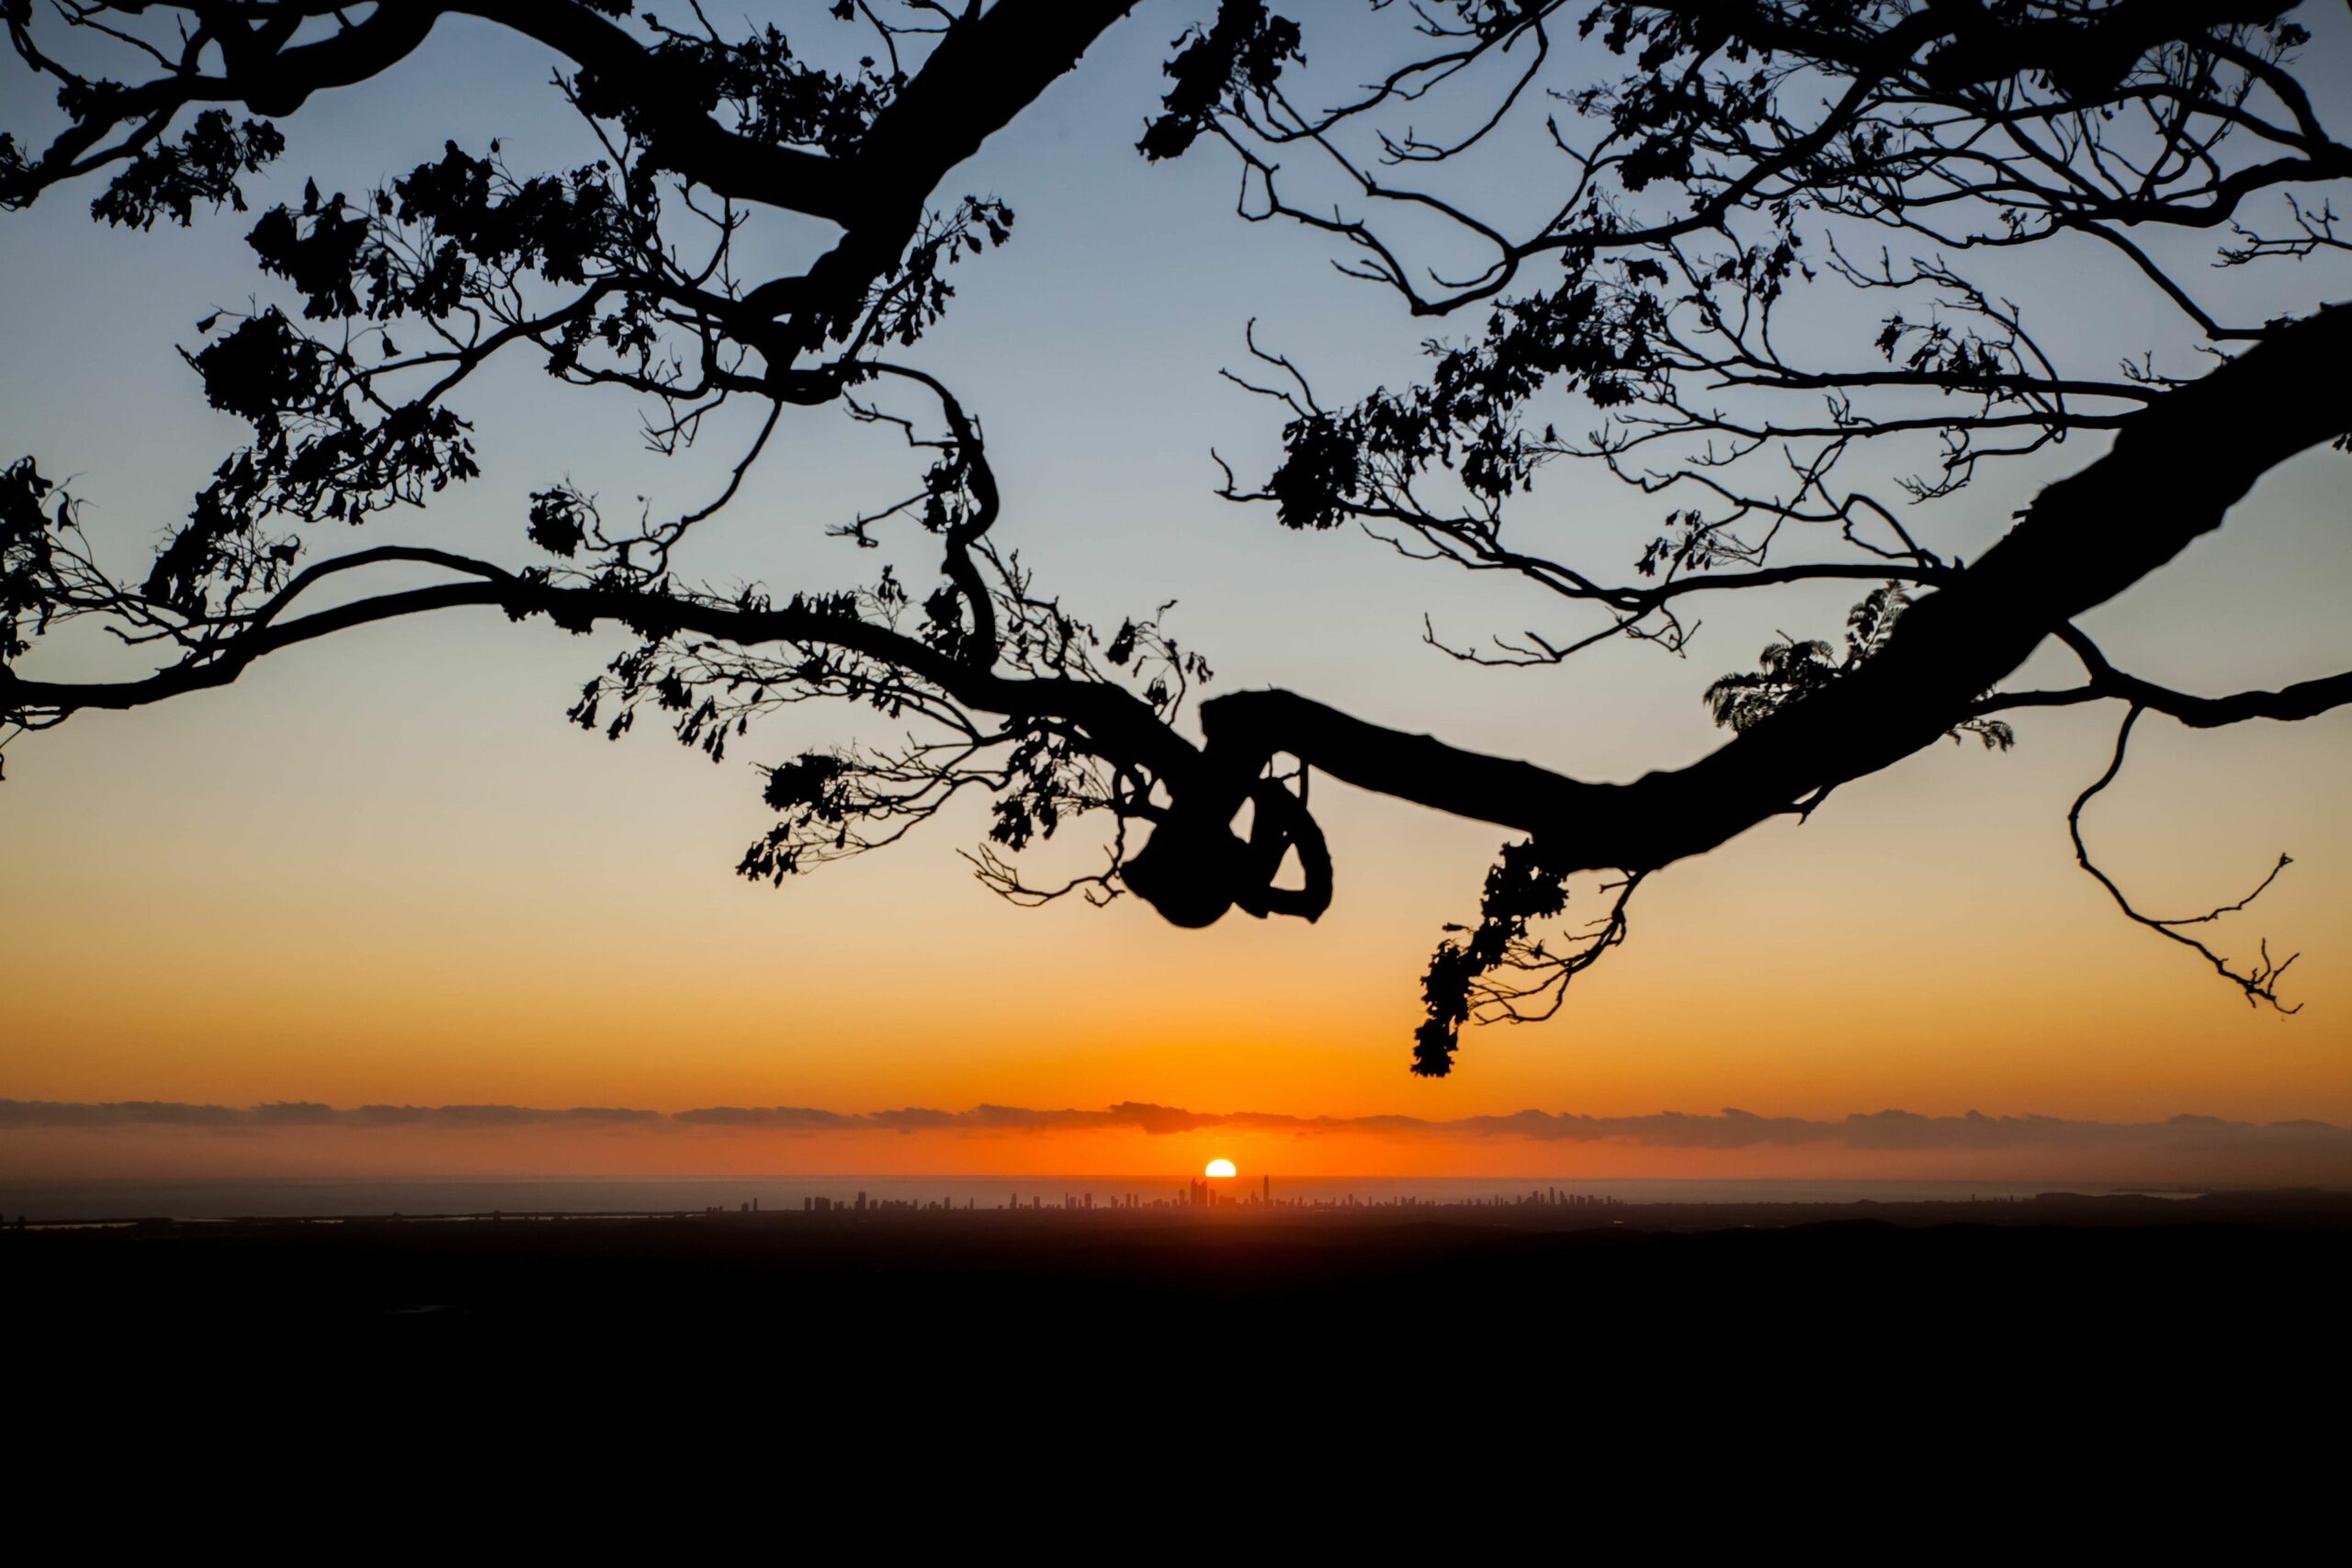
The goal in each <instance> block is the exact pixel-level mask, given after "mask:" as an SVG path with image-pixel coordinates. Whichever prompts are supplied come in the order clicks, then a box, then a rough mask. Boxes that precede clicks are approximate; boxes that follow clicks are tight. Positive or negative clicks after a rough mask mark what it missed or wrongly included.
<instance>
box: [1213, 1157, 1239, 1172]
mask: <svg viewBox="0 0 2352 1568" xmlns="http://www.w3.org/2000/svg"><path fill="white" fill-rule="evenodd" d="M1209 1174H1210V1175H1211V1176H1231V1175H1233V1174H1234V1169H1233V1162H1232V1161H1231V1160H1229V1159H1213V1160H1211V1161H1209Z"/></svg>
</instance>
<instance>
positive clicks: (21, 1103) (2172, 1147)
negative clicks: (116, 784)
mask: <svg viewBox="0 0 2352 1568" xmlns="http://www.w3.org/2000/svg"><path fill="white" fill-rule="evenodd" d="M533 1127H536V1128H574V1129H602V1130H607V1131H626V1130H632V1129H648V1130H662V1129H709V1130H719V1131H725V1130H737V1131H756V1132H780V1133H794V1134H824V1133H844V1132H890V1133H902V1134H916V1133H941V1132H945V1133H988V1134H1036V1133H1059V1132H1120V1131H1132V1132H1140V1133H1144V1134H1150V1135H1153V1136H1167V1135H1171V1134H1181V1133H1191V1132H1199V1131H1204V1130H1208V1129H1217V1128H1229V1129H1232V1130H1235V1131H1241V1132H1261V1133H1284V1134H1296V1135H1301V1136H1315V1135H1320V1134H1370V1135H1374V1136H1384V1137H1405V1138H1417V1137H1418V1138H1437V1139H1452V1140H1485V1139H1495V1138H1519V1139H1525V1140H1528V1141H1531V1142H1534V1143H1568V1144H1589V1143H1603V1142H1623V1143H1633V1144H1642V1145H1652V1146H1657V1147H1665V1148H1687V1149H1753V1148H1768V1147H1801V1146H1815V1147H1839V1148H1847V1149H1856V1150H1870V1151H1894V1150H1914V1149H2029V1148H2030V1149H2052V1148H2064V1149H2097V1150H2115V1151H2149V1150H2156V1151H2164V1152H2167V1153H2177V1154H2186V1153H2199V1154H2219V1153H2241V1152H2257V1151H2258V1152H2266V1153H2294V1154H2298V1155H2301V1156H2323V1157H2329V1156H2332V1157H2338V1158H2345V1159H2352V1129H2346V1128H2342V1127H2336V1126H2333V1125H2331V1124H2329V1123H2327V1122H2308V1121H2301V1122H2226V1121H2223V1120H2222V1119H2220V1118H2218V1117H2212V1116H2176V1117H2174V1118H2172V1119H2171V1120H2170V1121H2165V1122H2076V1121H2068V1120H2064V1119H2062V1118H2058V1117H2052V1116H1985V1115H1982V1114H1980V1113H1978V1112H1976V1111H1970V1112H1968V1113H1967V1114H1966V1115H1964V1116H1921V1115H1917V1114H1915V1113H1914V1112H1911V1111H1871V1112H1868V1113H1857V1114H1855V1115H1851V1116H1848V1117H1845V1118H1843V1119H1841V1120H1837V1121H1809V1120H1806V1119H1804V1118H1800V1117H1787V1116H1758V1115H1755V1114H1753V1113H1751V1112H1748V1111H1737V1110H1726V1111H1719V1112H1716V1113H1715V1114H1713V1115H1686V1114H1684V1113H1682V1112H1679V1111H1663V1112H1660V1113H1658V1114H1656V1115H1647V1116H1579V1115H1573V1114H1567V1113H1555V1112H1552V1111H1518V1112H1516V1113H1514V1114H1511V1115H1509V1116H1465V1117H1461V1118H1458V1119H1455V1120H1452V1121H1432V1120H1426V1119H1423V1118H1420V1117H1414V1116H1351V1117H1334V1116H1291V1115H1283V1114H1278V1113H1275V1112H1270V1111H1186V1110H1183V1109H1182V1108H1180V1107H1176V1106H1167V1105H1154V1104H1150V1103H1148V1102H1139V1101H1125V1102H1122V1103H1120V1104H1117V1105H1114V1106H1111V1107H1109V1108H1107V1109H1105V1110H1102V1111H1077V1110H1065V1111H1037V1110H1029V1109H1025V1108H1023V1107H1020V1106H1011V1105H978V1106H975V1107H973V1108H972V1109H971V1110H969V1111H933V1110H928V1109H925V1108H922V1107H919V1106H905V1107H900V1108H899V1109H897V1110H888V1111H863V1112H851V1111H823V1110H817V1109H814V1108H811V1107H808V1106H791V1105H777V1106H764V1107H763V1106H751V1107H746V1106H729V1105H721V1106H708V1107H704V1108H702V1109H698V1110H694V1111H676V1112H673V1113H665V1112H662V1111H638V1110H628V1109H625V1108H620V1107H613V1106H575V1107H573V1108H571V1109H570V1110H537V1109H533V1108H531V1107H528V1106H519V1105H441V1106H421V1105H362V1106H356V1107H354V1108H351V1109H348V1110H339V1109H337V1108H335V1107H334V1106H331V1105H321V1104H316V1103H313V1102H311V1101H307V1100H278V1101H273V1102H271V1103H269V1104H266V1105H255V1106H247V1107H243V1108H238V1107H232V1106H224V1105H189V1104H181V1103H176V1102H173V1101H168V1100H118V1101H113V1102H110V1103H107V1104H77V1103H73V1102H67V1101H61V1100H0V1133H11V1132H61V1131H65V1132H71V1131H86V1132H116V1131H124V1130H135V1129H141V1128H150V1129H153V1128H177V1129H185V1130H190V1131H199V1132H218V1133H247V1134H250V1133H265V1132H270V1131H276V1130H288V1129H305V1128H331V1129H349V1130H357V1131H366V1130H371V1129H382V1128H420V1129H426V1130H439V1131H481V1130H497V1129H510V1128H533Z"/></svg>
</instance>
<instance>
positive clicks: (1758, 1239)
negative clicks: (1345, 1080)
mask: <svg viewBox="0 0 2352 1568" xmlns="http://www.w3.org/2000/svg"><path fill="white" fill-rule="evenodd" d="M2347 1263H2352V1194H2343V1193H2334V1194H2331V1193H2317V1192H2268V1193H2237V1194H2209V1195H2207V1196H2203V1197H2199V1198H2188V1199H2165V1198H2153V1197H2139V1196H2123V1197H2082V1196H2075V1195H2069V1194H2050V1195H2045V1196H2044V1197H2042V1198H2040V1199H2037V1200H2033V1201H2022V1202H2007V1201H2004V1202H1981V1203H1872V1202H1858V1203H1850V1204H1656V1205H1629V1206H1612V1207H1607V1208H1600V1207H1595V1208H1590V1209H1575V1210H1566V1209H1559V1208H1551V1207H1521V1208H1512V1207H1477V1208H1468V1207H1465V1208H1450V1207H1442V1206H1419V1207H1414V1208H1407V1209H1356V1210H1333V1211H1322V1212H1308V1213H1299V1212H1295V1211H1283V1210H1273V1211H1258V1212H1255V1213H1253V1212H1252V1211H1250V1210H1249V1209H1246V1208H1232V1209H1218V1210H1209V1211H1203V1212H1197V1213H1187V1212H1184V1211H1174V1212H1162V1213H1153V1212H1149V1211H1144V1212H1136V1211H1125V1210H1094V1211H1084V1210H1079V1211H1067V1210H1051V1209H1049V1210H1045V1211H1042V1212H1034V1211H1028V1210H1021V1211H1012V1212H1006V1211H1003V1210H995V1211H990V1210H978V1211H964V1210H957V1211H950V1212H946V1213H940V1212H937V1211H931V1212H925V1211H920V1210H916V1211H902V1212H894V1211H888V1210H883V1211H873V1212H866V1213H855V1212H845V1211H840V1210H836V1211H835V1212H832V1213H803V1212H799V1211H791V1212H786V1213H774V1212H770V1213H738V1212H735V1211H732V1210H729V1211H725V1212H714V1213H701V1214H694V1215H683V1216H680V1215H671V1216H655V1217H629V1216H596V1217H578V1216H571V1217H562V1218H552V1217H523V1216H516V1215H511V1214H510V1215H502V1216H500V1217H498V1218H495V1219H492V1218H489V1217H481V1218H458V1217H443V1218H413V1217H412V1218H393V1217H381V1218H371V1219H342V1220H334V1221H301V1220H282V1219H272V1220H247V1221H211V1222H192V1223H191V1222H182V1223H174V1222H170V1221H145V1222H137V1223H130V1224H120V1225H111V1226H104V1227H96V1226H90V1227H63V1226H58V1227H44V1226H39V1225H36V1226H33V1227H30V1228H18V1229H9V1230H6V1231H0V1274H5V1278H6V1288H5V1295H0V1328H5V1330H6V1333H7V1334H8V1336H9V1337H10V1338H11V1340H13V1341H14V1342H15V1343H17V1344H19V1345H21V1344H25V1343H28V1342H40V1341H43V1340H50V1339H54V1338H57V1337H91V1336H96V1337H109V1338H114V1339H117V1340H119V1342H121V1343H126V1344H133V1343H141V1342H147V1341H152V1340H153V1339H155V1338H157V1337H174V1336H176V1335H180V1334H185V1333H188V1332H191V1331H194V1332H198V1333H201V1334H205V1335H212V1336H220V1335H225V1336H230V1337H246V1336H253V1335H256V1334H258V1335H262V1336H272V1335H287V1334H291V1335H295V1336H311V1335H325V1336H328V1337H334V1338H347V1339H351V1340H354V1341H367V1342H394V1343H412V1342H413V1343H422V1344H444V1343H447V1344H458V1343H466V1342H471V1343H476V1344H481V1345H484V1346H491V1345H497V1344H503V1343H522V1342H526V1341H529V1342H546V1341H548V1340H549V1339H550V1338H560V1337H563V1336H565V1335H567V1334H574V1333H578V1334H585V1335H591V1336H594V1335H597V1334H604V1333H609V1332H612V1331H614V1330H616V1329H618V1330H622V1331H625V1332H627V1333H629V1334H642V1333H646V1332H650V1331H654V1330H662V1331H671V1330H680V1329H684V1330H691V1331H694V1332H696V1333H700V1332H705V1331H710V1332H725V1333H728V1334H730V1335H731V1334H740V1333H742V1332H745V1331H749V1332H752V1333H753V1334H756V1335H757V1336H758V1337H760V1341H761V1342H762V1343H764V1344H771V1345H775V1346H779V1347H786V1348H799V1349H800V1350H801V1351H803V1352H809V1351H815V1350H819V1349H821V1348H825V1347H836V1348H842V1349H843V1350H845V1351H850V1352H854V1351H855V1348H857V1347H859V1346H864V1345H872V1344H893V1343H903V1342H910V1341H911V1342H915V1343H922V1344H933V1345H945V1344H953V1345H956V1346H964V1347H970V1346H983V1347H995V1348H998V1349H1000V1350H1002V1351H1004V1352H1006V1353H1008V1354H1010V1353H1012V1352H1014V1351H1015V1350H1016V1349H1018V1350H1019V1351H1020V1352H1021V1353H1023V1354H1027V1353H1032V1352H1035V1351H1036V1350H1038V1349H1040V1348H1056V1347H1059V1348H1074V1347H1080V1346H1084V1347H1088V1348H1105V1347H1108V1348H1117V1347H1121V1346H1134V1345H1136V1344H1139V1343H1150V1342H1153V1341H1154V1339H1155V1338H1160V1339H1164V1337H1166V1336H1169V1335H1178V1336H1183V1335H1195V1334H1206V1335H1210V1336H1214V1337H1218V1338H1220V1339H1233V1340H1236V1341H1241V1342H1247V1343H1252V1344H1259V1345H1267V1344H1274V1343H1284V1344H1290V1345H1294V1346H1297V1345H1302V1344H1305V1345H1311V1346H1315V1347H1319V1348H1322V1349H1325V1350H1329V1351H1339V1350H1342V1349H1344V1348H1347V1347H1349V1346H1351V1345H1359V1344H1361V1345H1379V1344H1384V1343H1385V1344H1388V1345H1390V1346H1393V1347H1397V1348H1402V1347H1404V1346H1405V1345H1406V1344H1408V1342H1410V1341H1412V1340H1415V1339H1417V1338H1419V1339H1425V1340H1427V1341H1428V1342H1429V1343H1430V1346H1431V1347H1432V1348H1437V1347H1441V1346H1450V1347H1451V1348H1452V1350H1453V1353H1456V1354H1460V1353H1464V1352H1466V1353H1471V1354H1481V1353H1485V1352H1487V1351H1489V1350H1492V1349H1493V1348H1496V1347H1497V1346H1498V1345H1500V1344H1510V1343H1516V1344H1520V1345H1522V1346H1525V1345H1532V1344H1541V1345H1544V1346H1550V1347H1554V1348H1558V1347H1561V1346H1564V1345H1567V1344H1571V1343H1573V1344H1578V1345H1582V1346H1586V1347H1589V1348H1611V1347H1626V1346H1641V1347H1645V1348H1649V1349H1652V1350H1655V1349H1656V1348H1659V1347H1663V1346H1668V1345H1671V1344H1675V1343H1678V1342H1679V1343H1705V1344H1709V1345H1720V1344H1722V1343H1724V1342H1725V1341H1727V1340H1736V1341H1738V1342H1741V1343H1743V1344H1747V1345H1748V1346H1750V1347H1756V1348H1761V1347H1766V1346H1775V1345H1777V1346H1786V1347H1820V1346H1825V1345H1836V1346H1838V1347H1841V1348H1844V1349H1846V1350H1862V1349H1868V1348H1871V1347H1872V1346H1878V1345H1885V1346H1890V1347H1891V1346H1894V1345H1896V1344H1901V1345H1905V1346H1909V1347H1913V1348H1917V1347H1920V1346H1928V1347H1935V1348H1940V1350H1941V1351H1943V1352H1949V1353H1975V1352H1987V1353H1990V1352H1993V1351H1997V1350H1998V1349H2000V1348H2003V1347H2007V1348H2011V1349H2014V1350H2018V1351H2025V1350H2029V1349H2034V1348H2047V1347H2049V1346H2050V1345H2052V1344H2053V1343H2065V1344H2069V1345H2072V1346H2074V1347H2075V1349H2076V1353H2080V1352H2081V1351H2082V1349H2083V1348H2084V1347H2085V1346H2086V1343H2087V1344H2088V1345H2089V1346H2091V1347H2092V1348H2104V1350H2105V1351H2112V1352H2114V1353H2116V1354H2119V1355H2125V1356H2131V1355H2151V1356H2156V1357H2160V1358H2169V1359H2175V1360H2177V1359H2179V1358H2180V1357H2181V1356H2183V1355H2185V1354H2187V1353H2188V1352H2191V1351H2198V1352H2200V1353H2202V1352H2213V1351H2217V1350H2219V1349H2222V1348H2225V1347H2226V1348H2227V1349H2228V1351H2229V1353H2230V1354H2231V1355H2232V1356H2234V1357H2235V1358H2237V1359H2239V1361H2240V1362H2241V1363H2244V1364H2245V1365H2249V1366H2250V1365H2251V1364H2253V1363H2254V1362H2257V1361H2260V1360H2263V1359H2265V1358H2267V1357H2273V1356H2280V1355H2285V1356H2290V1357H2291V1356H2292V1355H2293V1354H2295V1353H2296V1352H2297V1348H2298V1347H2299V1346H2300V1347H2301V1348H2304V1349H2309V1348H2312V1347H2313V1346H2315V1345H2317V1344H2318V1343H2320V1342H2321V1341H2323V1340H2324V1341H2325V1342H2327V1343H2329V1344H2331V1345H2333V1343H2334V1342H2335V1339H2336V1338H2337V1337H2339V1334H2340V1317H2341V1303H2342V1281H2343V1280H2346V1279H2352V1268H2347V1267H2346V1265H2347ZM2086 1335H2088V1336H2091V1338H2090V1339H2089V1340H2088V1341H2086V1338H2085V1336H2086ZM2330 1355H2331V1357H2335V1352H2333V1351H2331V1352H2330ZM2335 1359H2337V1360H2339V1361H2340V1357H2335Z"/></svg>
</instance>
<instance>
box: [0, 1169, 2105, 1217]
mask: <svg viewBox="0 0 2352 1568" xmlns="http://www.w3.org/2000/svg"><path fill="white" fill-rule="evenodd" d="M1187 1182H1188V1179H1187V1178H1185V1177H1183V1176H1170V1175H1167V1174H1165V1173H1160V1174H1156V1175H1150V1176H1102V1175H1094V1176H1085V1175H1079V1176H1029V1177H1003V1176H775V1177H745V1176H715V1177H661V1178H644V1177H616V1178H610V1179H602V1180H597V1179H579V1178H561V1179H545V1180H532V1179H515V1178H506V1177H501V1178H488V1179H433V1180H399V1181H181V1182H157V1181H40V1182H32V1181H17V1182H0V1215H5V1216H6V1218H8V1219H10V1220H13V1219H15V1218H16V1217H17V1216H18V1215H20V1214H21V1215H24V1216H26V1217H27V1218H28V1219H31V1220H62V1221H94V1220H111V1219H181V1220H220V1219H233V1218H239V1217H246V1216H251V1217H271V1218H285V1217H292V1216H298V1215H309V1216H319V1217H327V1216H354V1215H365V1214H403V1215H408V1216H411V1217H420V1216H424V1215H432V1214H488V1213H493V1212H498V1213H509V1214H515V1213H578V1214H584V1213H606V1214H610V1213H677V1212H681V1211H695V1210H701V1209H707V1208H722V1209H729V1210H732V1209H738V1208H741V1206H742V1205H744V1204H747V1203H751V1202H753V1201H757V1203H758V1204H759V1206H760V1208H761V1209H763V1210H797V1209H799V1208H800V1207H801V1206H802V1204H803V1201H805V1200H807V1199H809V1198H816V1197H821V1198H830V1199H831V1200H832V1201H834V1202H836V1203H852V1204H854V1202H855V1201H856V1200H857V1197H858V1195H859V1194H860V1193H861V1192H862V1193H864V1194H865V1197H866V1200H867V1201H868V1202H870V1203H878V1202H883V1201H897V1202H911V1203H914V1204H917V1205H922V1206H927V1205H929V1204H932V1203H936V1202H943V1201H944V1202H946V1203H949V1204H951V1205H952V1206H954V1207H955V1208H957V1209H962V1208H965V1207H967V1206H969V1207H972V1208H978V1209H1001V1208H1006V1207H1009V1206H1010V1205H1012V1203H1015V1202H1018V1203H1019V1204H1020V1205H1021V1206H1022V1207H1023V1208H1027V1207H1029V1206H1030V1205H1031V1204H1033V1203H1034V1202H1035V1201H1038V1200H1041V1199H1042V1200H1043V1201H1044V1204H1045V1206H1046V1208H1049V1209H1051V1208H1058V1207H1060V1206H1062V1204H1063V1203H1064V1201H1066V1200H1072V1201H1078V1202H1080V1203H1082V1202H1083V1201H1085V1199H1086V1197H1087V1195H1088V1194H1091V1195H1092V1196H1093V1200H1094V1201H1095V1203H1096V1204H1097V1205H1110V1204H1114V1203H1118V1202H1122V1201H1125V1199H1126V1197H1127V1196H1128V1195H1129V1194H1133V1195H1134V1197H1135V1199H1136V1201H1137V1202H1140V1203H1146V1204H1148V1203H1151V1202H1154V1201H1170V1202H1172V1201H1176V1200H1177V1199H1178V1198H1179V1197H1180V1196H1181V1195H1182V1193H1183V1192H1184V1191H1185V1190H1186V1187H1187ZM1216 1185H1217V1186H1218V1187H1219V1188H1220V1189H1221V1190H1227V1191H1229V1192H1230V1193H1231V1194H1232V1195H1233V1197H1234V1198H1236V1199H1237V1200H1241V1199H1249V1198H1252V1197H1255V1196H1256V1195H1257V1194H1258V1193H1259V1192H1260V1190H1261V1188H1260V1184H1259V1180H1258V1179H1255V1178H1253V1177H1242V1178H1239V1179H1235V1180H1231V1181H1222V1182H1218V1183H1217V1184H1216ZM1552 1190H1557V1191H1559V1192H1563V1193H1576V1194H1580V1195H1585V1196H1589V1197H1596V1198H1604V1199H1614V1200H1615V1201H1618V1202H1621V1203H1629V1204H1630V1203H1852V1202H1857V1201H1866V1200H1867V1201H1876V1202H1882V1203H1911V1202H1966V1201H1969V1200H1970V1199H1971V1198H1980V1199H2022V1198H2030V1197H2032V1196H2033V1195H2034V1194H2036V1193H2038V1192H2049V1191H2057V1190H2069V1191H2103V1190H2109V1189H2106V1188H2104V1187H2102V1186H2099V1185H2096V1184H2094V1185H2092V1186H2088V1187H2086V1186H2085V1185H2083V1184H2082V1183H2079V1182H2077V1183H2071V1184H2070V1183H2065V1182H2059V1181H2008V1182H1998V1181H1829V1180H1771V1181H1762V1180H1681V1181H1677V1180H1663V1179H1638V1180H1598V1179H1590V1178H1584V1177H1544V1176H1528V1177H1410V1178H1397V1177H1314V1178H1307V1177H1301V1178H1296V1179H1283V1178H1281V1177H1275V1178H1273V1179H1272V1195H1273V1198H1274V1201H1276V1202H1278V1203H1283V1204H1304V1205H1308V1206H1329V1205H1342V1204H1393V1203H1399V1202H1404V1201H1412V1202H1419V1203H1433V1204H1434V1203H1445V1204H1453V1203H1480V1202H1492V1201H1505V1202H1509V1201H1515V1200H1517V1199H1520V1198H1522V1197H1525V1196H1526V1195H1528V1194H1529V1193H1531V1192H1548V1191H1552ZM2135 1190H2139V1189H2135Z"/></svg>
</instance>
